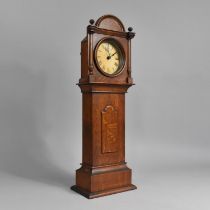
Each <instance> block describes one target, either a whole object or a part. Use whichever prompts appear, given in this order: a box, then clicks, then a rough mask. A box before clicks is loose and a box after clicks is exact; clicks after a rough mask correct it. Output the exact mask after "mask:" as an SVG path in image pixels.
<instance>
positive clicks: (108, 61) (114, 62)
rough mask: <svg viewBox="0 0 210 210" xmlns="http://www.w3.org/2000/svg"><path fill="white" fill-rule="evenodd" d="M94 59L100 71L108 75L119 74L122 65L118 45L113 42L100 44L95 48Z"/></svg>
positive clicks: (107, 41)
mask: <svg viewBox="0 0 210 210" xmlns="http://www.w3.org/2000/svg"><path fill="white" fill-rule="evenodd" d="M95 57H96V63H97V65H98V67H99V68H100V70H102V71H103V72H104V73H105V74H108V75H115V74H117V73H119V72H120V71H121V69H122V66H123V63H124V62H123V54H122V51H121V49H120V47H119V44H117V43H116V42H115V41H113V40H105V41H103V42H101V43H100V44H99V45H98V47H97V48H96V52H95Z"/></svg>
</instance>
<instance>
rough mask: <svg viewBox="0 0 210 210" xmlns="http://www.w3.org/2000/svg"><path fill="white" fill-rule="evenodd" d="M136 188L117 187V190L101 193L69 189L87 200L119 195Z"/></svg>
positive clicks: (75, 188)
mask: <svg viewBox="0 0 210 210" xmlns="http://www.w3.org/2000/svg"><path fill="white" fill-rule="evenodd" d="M136 188H137V187H136V186H135V185H133V184H131V185H129V186H124V187H119V188H115V189H109V190H102V191H97V192H88V191H86V190H84V189H82V188H80V187H78V186H76V185H74V186H72V187H71V189H72V190H73V191H75V192H77V193H79V194H81V195H83V196H84V197H86V198H88V199H92V198H97V197H101V196H106V195H111V194H115V193H120V192H125V191H129V190H135V189H136Z"/></svg>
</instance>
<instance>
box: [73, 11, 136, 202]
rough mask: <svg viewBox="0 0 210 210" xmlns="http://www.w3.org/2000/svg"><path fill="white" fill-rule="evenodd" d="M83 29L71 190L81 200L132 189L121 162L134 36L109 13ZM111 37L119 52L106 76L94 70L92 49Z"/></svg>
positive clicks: (122, 161) (123, 161)
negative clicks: (77, 152) (116, 65)
mask: <svg viewBox="0 0 210 210" xmlns="http://www.w3.org/2000/svg"><path fill="white" fill-rule="evenodd" d="M90 23H91V25H89V26H88V27H87V36H86V37H85V38H84V39H83V40H82V42H81V78H80V80H79V83H78V85H79V87H80V88H81V92H82V163H81V168H79V169H77V170H76V185H74V186H72V188H71V189H72V190H74V191H76V192H78V193H80V194H81V195H83V196H85V197H87V198H95V197H100V196H104V195H110V194H113V193H118V192H123V191H128V190H133V189H136V187H135V186H134V185H133V184H132V183H131V178H132V171H131V169H130V168H128V167H127V164H126V162H125V93H126V92H127V89H128V88H129V87H130V86H132V85H133V79H132V77H131V49H130V48H131V45H130V41H131V39H132V38H133V37H134V35H135V33H133V32H132V31H131V30H130V31H129V32H126V31H125V28H124V25H123V24H122V22H121V21H120V20H119V19H118V18H117V17H115V16H113V15H104V16H102V17H101V18H99V19H98V20H97V21H96V23H95V25H93V24H94V21H93V20H90ZM106 38H112V39H115V40H116V41H117V42H118V43H119V44H120V46H121V48H122V49H123V52H124V59H125V61H124V62H125V64H124V66H123V69H122V71H121V73H120V74H119V75H116V76H114V77H109V76H106V75H104V74H102V73H101V71H99V69H97V65H96V62H95V60H94V51H95V48H96V46H97V43H98V42H100V40H102V39H106Z"/></svg>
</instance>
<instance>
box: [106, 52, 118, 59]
mask: <svg viewBox="0 0 210 210" xmlns="http://www.w3.org/2000/svg"><path fill="white" fill-rule="evenodd" d="M116 53H117V52H115V53H113V54H112V55H109V56H107V60H109V59H111V57H112V56H114V55H115V54H116Z"/></svg>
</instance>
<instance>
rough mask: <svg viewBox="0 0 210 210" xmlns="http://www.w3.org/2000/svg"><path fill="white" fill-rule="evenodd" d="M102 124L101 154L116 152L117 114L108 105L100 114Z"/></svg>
mask: <svg viewBox="0 0 210 210" xmlns="http://www.w3.org/2000/svg"><path fill="white" fill-rule="evenodd" d="M101 114H102V117H101V123H102V126H101V127H102V129H101V131H102V135H101V136H102V147H101V148H102V153H110V152H117V150H118V113H117V110H115V109H114V107H113V106H111V105H108V106H106V107H105V108H104V110H103V111H102V112H101Z"/></svg>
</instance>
